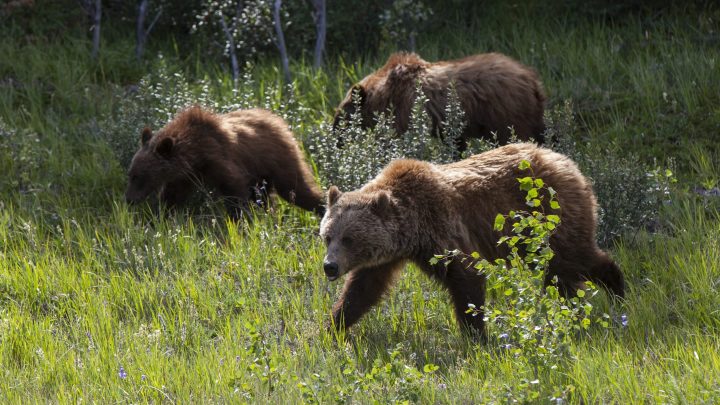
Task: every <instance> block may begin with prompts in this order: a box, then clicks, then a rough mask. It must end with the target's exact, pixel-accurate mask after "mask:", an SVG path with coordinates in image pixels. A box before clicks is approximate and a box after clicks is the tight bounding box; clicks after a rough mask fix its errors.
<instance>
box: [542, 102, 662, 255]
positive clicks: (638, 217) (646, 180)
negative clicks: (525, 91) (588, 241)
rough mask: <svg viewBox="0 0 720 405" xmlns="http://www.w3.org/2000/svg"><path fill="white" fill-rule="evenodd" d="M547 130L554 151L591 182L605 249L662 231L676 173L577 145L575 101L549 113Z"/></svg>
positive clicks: (612, 150)
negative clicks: (627, 237)
mask: <svg viewBox="0 0 720 405" xmlns="http://www.w3.org/2000/svg"><path fill="white" fill-rule="evenodd" d="M546 124H547V127H548V132H547V133H546V137H547V139H552V140H554V144H553V145H552V148H553V149H554V150H556V151H558V152H560V153H563V154H565V155H567V156H569V157H570V158H571V159H573V160H574V161H575V162H576V163H577V164H578V166H579V167H580V169H581V171H582V172H583V174H584V175H585V176H587V177H588V178H590V180H591V181H592V184H593V189H594V190H595V194H596V196H597V199H598V204H599V206H600V209H599V212H598V242H599V243H600V244H601V245H603V246H608V245H611V244H612V242H613V241H614V240H616V239H617V238H618V237H619V236H621V235H623V234H627V233H629V232H633V231H636V230H637V229H640V228H642V227H650V228H653V227H657V225H658V224H659V214H660V207H661V206H662V205H663V204H666V203H669V202H670V197H671V196H670V191H671V187H670V185H671V184H672V183H674V182H675V178H674V176H673V172H672V170H670V169H662V168H660V167H657V166H655V167H653V166H650V165H647V164H645V163H643V162H642V161H641V160H640V159H639V158H638V157H637V156H635V155H633V154H629V153H626V152H624V151H622V150H620V148H619V147H617V146H616V145H613V144H609V145H608V144H605V145H601V146H600V145H592V144H581V143H580V142H578V141H576V139H577V134H578V132H579V130H578V128H577V125H576V123H575V119H574V118H573V107H572V102H571V101H566V102H565V103H563V104H562V105H559V106H557V107H556V108H554V109H553V110H551V111H550V112H548V114H547V115H546ZM669 164H670V165H672V162H669Z"/></svg>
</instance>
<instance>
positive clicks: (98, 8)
mask: <svg viewBox="0 0 720 405" xmlns="http://www.w3.org/2000/svg"><path fill="white" fill-rule="evenodd" d="M101 18H102V0H95V9H94V10H93V14H92V22H93V49H92V57H93V59H97V58H98V55H99V54H100V20H101Z"/></svg>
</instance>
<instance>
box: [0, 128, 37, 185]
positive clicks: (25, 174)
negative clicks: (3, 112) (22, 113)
mask: <svg viewBox="0 0 720 405" xmlns="http://www.w3.org/2000/svg"><path fill="white" fill-rule="evenodd" d="M48 153H49V151H48V148H47V146H46V145H44V144H43V143H42V142H41V140H40V136H39V135H38V134H37V133H36V132H33V131H30V130H17V129H14V128H11V127H10V126H9V125H7V124H6V123H5V122H4V121H2V120H1V119H0V172H2V173H3V174H2V176H0V190H2V191H3V192H12V191H17V192H20V193H32V192H34V191H36V190H38V189H39V188H41V187H43V185H42V184H40V183H39V182H38V174H39V172H40V170H41V168H42V167H43V165H44V163H45V161H46V159H47V155H48Z"/></svg>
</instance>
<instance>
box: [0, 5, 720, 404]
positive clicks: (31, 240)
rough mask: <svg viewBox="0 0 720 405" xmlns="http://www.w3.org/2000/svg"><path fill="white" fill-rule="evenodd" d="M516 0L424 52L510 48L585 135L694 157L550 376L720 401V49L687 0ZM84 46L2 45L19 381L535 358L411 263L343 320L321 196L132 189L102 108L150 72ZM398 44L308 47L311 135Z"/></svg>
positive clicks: (472, 395) (3, 343)
mask: <svg viewBox="0 0 720 405" xmlns="http://www.w3.org/2000/svg"><path fill="white" fill-rule="evenodd" d="M495 11H497V10H495ZM489 12H493V10H489ZM513 13H517V14H511V15H508V16H507V18H497V19H488V22H487V23H484V24H478V26H477V27H474V28H473V29H472V30H470V31H468V32H462V33H461V32H453V33H452V35H447V36H445V37H442V38H441V37H437V38H436V39H434V40H433V39H432V38H425V39H423V38H421V41H420V42H419V46H420V49H419V52H420V53H421V54H422V55H423V56H425V57H426V58H427V59H431V60H432V59H441V58H450V57H459V56H462V55H465V54H469V53H474V52H481V51H491V50H497V51H502V52H505V53H508V54H510V55H513V56H515V57H517V58H519V59H520V60H522V61H524V62H525V63H527V64H530V65H533V66H535V67H536V68H537V69H538V71H539V72H540V74H541V76H542V77H543V80H544V83H545V86H546V88H547V90H548V93H549V95H550V100H551V102H552V103H559V102H561V101H563V100H565V99H568V98H572V99H573V100H574V105H575V106H576V114H577V116H578V118H579V121H580V122H581V131H580V133H578V134H577V136H578V140H579V141H581V142H592V143H594V144H602V143H603V142H614V143H616V144H617V145H618V146H617V148H619V149H624V150H627V151H628V152H633V153H635V154H637V155H639V156H641V157H642V158H643V159H646V160H651V159H652V158H653V157H654V158H657V159H659V160H661V161H662V160H664V159H665V158H666V157H669V156H677V157H678V159H680V163H681V165H680V170H681V171H680V173H679V177H680V178H681V180H682V182H681V183H680V184H679V185H678V191H677V193H676V195H675V198H674V200H673V202H672V203H671V204H670V205H668V206H666V207H665V213H664V219H663V222H662V224H659V226H658V227H657V228H658V229H659V230H660V232H659V233H648V232H645V231H638V232H636V233H633V234H630V235H627V236H626V237H624V238H623V239H622V240H620V241H619V242H618V244H617V245H616V246H615V247H614V248H613V249H612V253H613V255H614V257H615V258H616V259H617V261H618V262H619V264H620V266H621V267H622V269H623V271H624V272H625V274H626V277H627V282H628V285H629V291H628V297H627V300H626V301H625V302H624V303H622V304H619V305H614V306H611V305H610V304H609V303H608V302H607V300H606V299H605V298H604V295H603V294H601V295H600V296H598V297H597V298H596V299H595V301H594V304H595V305H596V306H597V307H598V308H599V309H601V310H603V311H607V312H609V313H610V315H611V316H612V317H613V319H614V322H613V324H612V326H611V328H610V329H608V330H605V329H599V328H598V329H595V330H592V331H591V333H590V335H589V336H587V337H583V338H579V339H578V340H577V341H576V342H575V343H574V345H573V347H572V353H573V360H572V361H571V362H570V363H569V364H566V365H565V369H563V370H561V372H558V373H554V374H552V375H547V376H543V378H541V381H540V384H544V385H546V386H547V387H554V386H567V385H572V386H573V387H574V391H573V392H570V393H568V398H569V399H570V401H572V402H575V403H578V402H581V401H582V402H584V403H607V402H612V403H638V402H649V403H654V402H672V403H715V402H717V401H718V399H719V398H720V355H718V353H720V340H719V339H718V333H719V332H720V291H718V289H719V288H720V281H719V280H720V268H719V267H718V266H719V263H720V220H718V204H717V203H716V202H714V200H712V198H710V197H699V196H696V195H693V194H692V193H685V191H687V190H688V189H691V188H692V187H694V186H696V185H711V184H715V185H717V178H718V172H717V167H718V166H719V165H720V163H719V162H717V156H718V152H717V144H716V143H713V142H712V141H713V139H714V138H713V137H714V136H715V135H717V130H718V125H720V114H719V113H718V110H717V105H720V98H719V97H720V87H719V86H720V81H718V80H717V70H718V69H717V68H718V63H719V62H718V58H717V53H716V52H715V51H714V50H713V48H711V47H709V46H707V45H705V44H704V43H703V42H702V41H700V40H698V37H697V35H698V34H697V33H696V32H695V31H692V30H689V29H688V28H687V27H688V24H689V23H690V22H689V21H686V20H684V19H681V18H678V19H677V20H674V19H668V20H667V21H664V22H663V21H661V22H660V23H656V24H654V25H645V23H644V22H643V21H632V20H631V21H629V22H628V21H626V23H625V24H624V25H622V26H608V25H607V24H606V23H602V22H593V21H588V22H585V23H582V24H580V23H577V22H574V23H567V24H566V23H565V22H563V21H562V19H561V18H560V17H559V18H558V20H557V21H554V20H548V22H547V23H546V24H537V23H536V22H535V21H533V19H532V16H531V15H524V14H523V13H522V11H513ZM511 17H512V18H514V20H513V23H509V22H508V21H509V19H510V18H511ZM646 31H647V33H646ZM669 31H672V32H673V35H672V36H669V35H667V32H669ZM471 34H472V35H471ZM86 45H87V44H86V42H84V41H80V40H68V41H63V42H62V43H59V42H55V41H52V42H42V41H41V42H37V43H33V44H27V43H24V42H22V43H21V42H17V43H16V42H14V41H12V40H7V41H2V42H1V43H0V54H1V55H4V56H7V57H3V58H0V86H2V87H0V117H2V120H3V122H4V123H5V124H6V125H7V127H8V128H10V129H13V132H12V135H11V136H10V135H8V137H7V139H3V140H2V142H0V145H3V148H2V149H0V169H2V170H3V172H2V173H0V176H4V177H2V178H0V401H2V402H8V403H19V402H55V401H57V402H79V401H80V400H82V401H84V402H100V403H107V402H121V401H122V402H144V401H152V402H160V401H166V402H211V401H215V402H228V401H238V402H241V401H247V402H272V403H298V402H302V401H305V402H312V401H318V402H322V403H333V402H343V401H347V402H356V403H366V402H371V401H373V400H377V401H379V402H380V403H386V402H392V401H395V400H409V401H414V402H419V403H434V402H439V403H463V402H469V403H473V402H475V403H477V402H489V401H498V400H500V401H501V402H502V400H501V399H502V398H504V397H503V395H504V394H505V393H506V392H507V389H506V387H508V386H513V385H515V384H516V383H517V380H518V379H519V378H520V377H524V376H518V375H517V369H516V359H514V358H512V357H511V356H508V355H507V354H506V353H505V352H503V351H502V350H500V349H499V348H498V345H496V344H495V343H493V341H492V339H491V343H489V344H486V345H478V344H475V343H473V342H472V341H470V340H469V339H468V338H467V337H466V336H464V335H463V334H462V333H461V332H460V331H459V330H458V328H457V326H456V323H455V321H454V319H453V318H452V309H451V306H450V305H449V303H448V296H447V294H446V293H445V292H444V291H442V290H441V289H440V288H439V287H438V286H437V285H436V284H434V283H433V282H431V281H429V280H428V279H427V278H426V277H425V276H424V275H422V274H421V273H420V272H419V271H418V270H417V269H415V268H412V267H409V268H408V269H406V271H405V272H404V274H403V277H402V278H401V279H400V281H399V283H398V285H397V286H396V288H394V289H393V290H392V292H391V293H390V294H389V295H388V297H387V299H386V300H385V301H384V302H383V303H382V304H381V305H379V306H378V307H377V308H375V309H374V310H372V311H371V312H370V313H369V314H368V315H367V316H366V317H365V318H364V319H363V320H362V321H361V322H360V323H359V324H358V325H357V326H356V327H354V328H353V329H352V330H351V331H350V333H348V334H347V336H344V337H342V336H341V337H338V336H336V335H335V334H333V333H329V332H328V323H329V320H330V317H329V312H330V308H331V305H332V303H333V302H334V299H335V298H336V296H337V294H338V292H339V288H340V284H337V283H328V282H327V281H326V279H325V277H324V276H323V274H322V271H321V263H322V258H323V255H324V247H323V246H322V243H321V241H320V240H319V238H318V237H317V228H318V223H319V221H318V219H317V218H314V217H313V216H312V215H311V214H308V213H305V212H301V211H299V210H297V209H295V208H292V207H289V206H287V205H285V204H283V203H279V204H277V205H275V206H274V208H273V209H272V210H271V212H270V213H265V212H258V213H257V216H256V217H255V218H254V220H253V221H252V222H250V223H245V222H243V223H238V224H235V223H232V222H227V219H226V216H225V214H224V212H223V210H222V209H221V208H219V207H215V206H209V207H207V206H203V207H199V208H197V209H196V210H193V211H192V212H190V211H179V212H171V213H164V212H163V213H157V212H155V211H154V209H152V208H151V207H150V206H140V207H128V206H126V205H125V204H124V203H123V202H122V191H123V187H124V185H125V174H124V173H123V169H122V168H121V166H120V164H119V163H118V162H117V161H116V159H115V157H114V156H112V152H111V149H110V148H109V147H108V146H107V144H106V142H105V139H103V138H102V137H101V136H99V134H98V133H97V132H96V131H94V130H93V128H96V127H97V123H98V122H102V119H103V117H104V116H106V115H107V114H109V113H111V112H112V111H114V109H115V108H116V107H117V105H118V103H119V99H118V97H119V96H118V94H123V93H122V92H118V88H120V89H122V88H123V86H127V85H129V84H135V83H137V80H139V78H140V77H141V76H142V75H143V74H145V72H144V71H143V67H142V66H137V65H135V64H134V63H133V62H132V60H131V58H129V57H128V55H130V54H131V48H132V46H131V44H130V43H129V42H125V43H119V44H114V45H111V44H109V45H108V46H106V47H104V48H103V52H102V54H103V55H104V56H103V57H102V59H101V61H100V63H99V64H96V63H94V62H93V61H91V60H90V59H89V57H88V55H87V46H86ZM180 59H182V58H180V55H172V52H167V55H166V56H165V60H166V61H168V62H167V63H168V64H169V65H170V66H171V68H172V69H177V70H179V71H185V72H186V73H188V74H193V75H196V76H197V78H206V79H207V80H208V81H209V83H210V84H211V85H212V86H216V89H215V90H214V91H215V92H216V94H221V95H223V97H224V98H222V100H221V101H222V102H223V103H225V102H227V103H228V104H229V103H232V102H233V101H232V100H230V99H231V96H230V95H231V94H232V93H231V89H232V82H231V81H230V80H229V76H228V75H227V74H226V72H224V70H223V69H222V68H221V67H218V66H214V67H209V66H205V65H204V64H202V63H197V64H195V65H194V66H193V67H192V68H188V67H187V66H185V65H183V64H182V63H181V62H178V60H180ZM384 59H385V55H378V56H377V57H375V58H364V59H362V60H357V61H356V60H351V59H349V58H345V59H339V58H338V59H337V60H330V61H328V63H327V65H326V68H325V70H321V71H315V70H313V69H312V68H311V67H310V66H308V65H307V64H306V63H301V62H298V63H296V64H295V65H294V66H293V74H294V79H295V83H294V86H295V87H296V93H295V95H296V97H300V98H301V99H302V102H303V105H304V106H308V107H310V109H309V110H307V111H303V112H302V113H299V114H298V115H297V121H296V122H294V123H293V124H294V125H295V126H294V129H295V130H296V132H297V133H298V136H300V137H302V136H305V135H306V134H308V133H310V132H311V130H312V129H313V128H315V127H317V125H318V124H319V123H320V122H322V121H328V120H329V119H330V115H331V113H332V109H333V108H334V106H335V105H336V104H337V102H338V101H339V100H340V98H341V97H342V96H343V95H344V93H345V91H346V89H347V86H348V85H349V84H350V83H351V82H353V81H355V80H357V79H359V78H361V77H363V76H364V75H365V74H367V73H369V72H371V71H372V70H374V69H375V68H376V67H377V66H378V65H379V64H381V63H382V62H383V61H384ZM155 62H156V61H151V62H150V63H149V64H148V66H154V65H153V63H155ZM271 62H272V61H270V62H265V63H259V64H257V65H256V66H255V67H254V68H253V69H252V70H251V75H252V78H253V83H252V89H253V92H254V94H255V95H256V96H257V100H260V101H258V104H263V102H264V101H265V100H266V99H268V98H270V105H271V106H279V105H280V104H282V103H283V101H284V100H283V95H282V94H278V93H276V92H273V91H272V89H273V88H275V86H276V85H277V83H279V81H280V73H279V72H278V70H277V68H275V67H274V66H272V65H271ZM8 78H12V81H9V80H8ZM93 125H95V126H93ZM28 134H34V135H32V136H30V135H28ZM35 139H37V142H35V141H34V140H35ZM25 140H32V142H25ZM690 140H692V142H698V145H699V146H696V147H695V148H689V147H688V145H689V144H690ZM7 145H10V146H7ZM13 148H15V149H13ZM23 159H25V160H23ZM28 159H29V160H28ZM23 175H24V176H25V177H23ZM15 179H19V180H18V181H19V182H20V183H14V180H15ZM621 315H626V317H627V320H628V322H627V326H623V324H622V322H621V321H618V319H620V316H621ZM343 338H344V339H343ZM427 364H434V365H437V366H438V367H439V368H438V369H437V370H435V371H432V370H430V369H429V370H430V371H427V372H426V371H425V370H424V367H425V365H427ZM546 399H547V398H544V400H546Z"/></svg>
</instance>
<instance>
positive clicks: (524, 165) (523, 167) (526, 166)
mask: <svg viewBox="0 0 720 405" xmlns="http://www.w3.org/2000/svg"><path fill="white" fill-rule="evenodd" d="M529 168H530V162H528V161H527V160H525V159H523V160H521V161H520V164H519V165H518V169H520V170H527V169H529Z"/></svg>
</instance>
